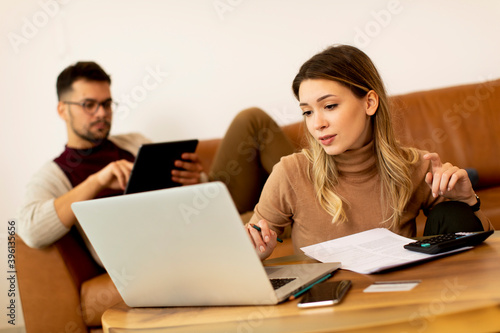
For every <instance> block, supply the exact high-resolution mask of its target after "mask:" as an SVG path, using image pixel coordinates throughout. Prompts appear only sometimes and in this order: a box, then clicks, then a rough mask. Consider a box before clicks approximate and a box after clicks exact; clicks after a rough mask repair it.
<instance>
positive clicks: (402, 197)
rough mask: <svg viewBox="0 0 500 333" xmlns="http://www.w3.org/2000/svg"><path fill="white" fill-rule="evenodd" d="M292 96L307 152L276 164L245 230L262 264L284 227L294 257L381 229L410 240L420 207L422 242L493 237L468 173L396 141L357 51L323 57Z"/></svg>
mask: <svg viewBox="0 0 500 333" xmlns="http://www.w3.org/2000/svg"><path fill="white" fill-rule="evenodd" d="M292 88H293V92H294V94H295V96H296V98H297V99H298V101H299V105H300V108H301V109H302V113H303V115H304V122H305V126H306V127H307V136H308V140H309V147H308V148H307V149H304V150H303V151H302V152H300V153H296V154H292V155H289V156H286V157H284V158H282V159H281V161H280V162H279V163H278V164H277V165H276V166H275V168H274V169H273V172H272V173H271V175H270V177H269V178H268V180H267V182H266V184H265V186H264V189H263V191H262V195H261V197H260V200H259V203H258V204H257V206H256V207H255V212H254V216H253V217H252V219H251V221H250V223H249V224H247V230H248V233H249V235H250V238H251V239H252V241H253V243H254V245H255V247H256V249H257V252H258V253H259V255H260V257H261V259H265V258H267V257H268V256H269V255H270V254H271V252H272V251H273V249H274V247H275V246H276V235H277V234H279V233H281V232H282V231H283V229H284V228H285V227H286V226H289V225H291V226H292V240H293V246H294V249H295V251H297V250H298V249H300V248H301V247H303V246H307V245H311V244H315V243H318V242H322V241H326V240H330V239H334V238H338V237H342V236H346V235H349V234H353V233H357V232H361V231H364V230H368V229H372V228H380V227H385V228H388V229H390V230H392V231H394V232H396V233H398V234H400V235H403V236H407V237H412V236H415V235H416V223H415V219H416V217H417V216H418V214H419V212H420V210H421V209H423V210H424V212H425V213H426V214H428V219H427V222H426V227H425V231H424V234H427V235H431V234H440V233H445V232H453V231H473V230H474V231H475V230H489V229H493V227H492V225H491V224H490V222H489V220H488V219H487V218H486V216H485V215H484V214H483V213H482V212H481V211H480V210H479V201H478V198H477V196H476V195H475V193H474V190H473V189H472V185H471V183H470V180H469V178H468V175H467V172H466V171H465V170H464V169H460V168H458V167H456V166H453V165H451V164H450V163H444V164H443V163H442V162H441V160H440V158H439V156H438V154H436V153H427V152H423V151H419V150H417V149H414V148H407V147H402V146H401V145H400V144H399V143H398V141H397V140H396V139H395V136H394V132H393V128H392V123H391V118H390V110H389V105H388V98H387V95H386V92H385V88H384V85H383V82H382V80H381V78H380V76H379V74H378V72H377V69H376V68H375V66H374V65H373V63H372V61H371V60H370V58H369V57H368V56H367V55H366V54H364V53H363V52H362V51H360V50H359V49H357V48H355V47H352V46H346V45H340V46H333V47H330V48H328V49H326V50H325V51H323V52H321V53H319V54H317V55H315V56H313V57H312V58H311V59H310V60H308V61H307V62H306V63H304V64H303V65H302V67H301V68H300V70H299V73H298V74H297V76H296V77H295V79H294V81H293V85H292ZM252 224H256V225H258V226H259V227H260V228H261V232H258V231H257V230H256V229H255V228H252Z"/></svg>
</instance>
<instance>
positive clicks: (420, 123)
mask: <svg viewBox="0 0 500 333" xmlns="http://www.w3.org/2000/svg"><path fill="white" fill-rule="evenodd" d="M391 101H392V103H393V110H394V122H395V128H396V131H397V135H398V137H399V138H400V140H401V141H402V142H403V143H405V144H407V145H411V146H416V147H418V148H422V149H425V150H429V151H435V152H438V153H439V154H440V156H441V158H442V160H443V161H449V162H451V163H453V164H455V165H458V166H460V167H462V168H471V169H473V171H474V172H473V173H472V175H473V177H472V178H478V179H476V180H475V189H476V193H477V194H478V195H479V197H480V198H481V208H482V210H483V211H484V213H485V214H486V215H487V216H488V217H489V218H490V220H491V222H492V223H493V225H494V226H495V228H500V110H499V109H500V80H496V81H490V82H483V83H478V84H469V85H462V86H455V87H449V88H443V89H434V90H430V91H421V92H416V93H410V94H404V95H399V96H394V97H392V98H391ZM284 130H285V132H286V133H287V134H288V135H289V136H290V138H291V139H292V141H293V142H294V143H295V145H296V146H297V148H299V147H301V146H302V143H303V140H302V138H303V127H302V125H301V124H300V123H297V124H292V125H289V126H286V127H284ZM219 142H220V139H213V140H204V141H201V142H200V145H199V147H198V151H197V152H198V154H199V156H200V158H201V160H202V163H203V165H204V168H205V170H209V169H210V165H211V163H212V159H213V156H214V153H215V151H216V149H217V147H218V144H219ZM475 173H477V174H475ZM423 221H424V219H423V218H419V227H418V232H419V233H421V232H422V225H423ZM290 252H291V244H290V241H286V242H285V245H280V247H279V248H277V250H276V253H275V254H274V255H275V256H280V255H285V254H289V253H290ZM16 253H17V271H18V283H19V289H20V295H21V302H22V306H23V310H24V319H25V323H26V329H27V332H28V333H32V332H67V331H68V332H87V331H88V330H90V328H91V327H94V328H96V327H97V329H98V326H99V323H100V311H102V309H97V310H96V309H95V308H93V310H91V311H90V310H89V309H91V308H92V307H90V306H88V305H86V304H81V302H80V300H81V294H82V293H87V294H88V293H90V294H92V293H93V294H92V295H95V296H94V298H95V299H97V300H99V298H100V299H101V301H102V303H105V301H106V297H107V292H106V290H105V289H101V290H97V291H96V290H93V291H92V290H89V289H92V286H100V287H101V288H102V286H103V285H105V283H103V282H102V281H105V279H103V276H105V275H101V274H102V273H103V272H102V269H100V268H99V267H98V266H97V265H96V264H95V263H94V262H93V260H92V259H91V257H90V256H89V254H88V253H87V251H86V249H85V247H84V246H83V244H82V243H81V240H80V239H79V238H78V237H76V236H75V234H74V233H70V234H68V235H66V236H65V237H63V239H61V240H60V241H58V242H57V243H56V244H54V245H52V246H50V247H48V248H45V249H42V250H37V249H31V248H29V247H27V246H26V245H25V244H24V243H23V242H22V240H20V239H18V242H17V252H16ZM94 289H95V288H94ZM82 310H83V311H82Z"/></svg>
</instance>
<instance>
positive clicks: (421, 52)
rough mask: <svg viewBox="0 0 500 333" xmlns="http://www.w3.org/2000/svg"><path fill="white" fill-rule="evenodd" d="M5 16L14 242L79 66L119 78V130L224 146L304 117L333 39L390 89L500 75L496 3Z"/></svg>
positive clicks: (120, 9) (457, 0)
mask: <svg viewBox="0 0 500 333" xmlns="http://www.w3.org/2000/svg"><path fill="white" fill-rule="evenodd" d="M0 13H1V14H0V22H1V23H0V24H1V30H0V36H1V38H0V49H1V50H2V51H1V53H0V66H1V70H0V73H1V78H0V91H1V99H0V105H1V107H2V111H1V117H2V119H1V122H0V124H1V126H2V127H1V131H0V135H1V139H2V143H3V146H2V152H3V154H2V155H3V160H2V163H1V166H0V175H1V176H0V177H1V186H2V192H1V195H0V211H1V214H2V215H1V217H0V219H1V222H2V223H1V224H0V235H3V237H5V234H6V230H7V227H6V226H5V227H4V224H6V222H7V220H8V219H9V218H13V217H15V215H16V212H17V209H18V206H19V205H20V202H21V199H22V196H23V192H24V186H25V183H26V182H27V180H28V178H29V177H30V175H31V174H32V173H33V172H35V170H36V169H38V168H39V167H40V166H41V164H42V163H44V162H45V161H47V160H49V159H52V158H54V157H56V156H57V155H58V154H59V153H60V152H61V151H62V149H63V148H64V144H65V142H66V133H65V128H64V126H63V122H62V121H61V120H60V119H59V118H58V117H57V114H56V102H57V100H56V92H55V80H56V77H57V75H58V74H59V72H60V71H61V70H62V69H63V68H64V67H66V66H67V65H69V64H71V63H73V62H76V61H78V60H95V61H97V62H98V63H99V64H101V65H102V66H103V67H104V69H105V70H106V71H108V72H109V73H110V74H111V76H112V79H113V84H112V92H113V94H114V97H115V99H117V100H118V101H120V102H122V105H123V106H122V108H121V109H120V111H119V112H117V114H116V115H115V119H114V125H113V126H114V127H113V132H114V133H119V132H127V131H140V132H142V133H144V134H146V135H147V136H149V137H150V138H152V139H153V140H177V139H184V138H192V137H197V138H201V139H204V138H212V137H220V136H222V135H223V133H224V131H225V129H226V128H227V126H228V125H229V122H230V120H231V119H232V118H233V116H234V115H235V114H236V113H237V111H238V110H241V109H243V108H246V107H249V106H260V107H262V108H264V109H266V110H267V111H268V112H269V113H271V114H272V115H273V116H274V117H275V119H276V120H277V121H278V122H279V123H280V124H285V123H291V122H293V121H296V120H299V119H300V117H299V109H298V107H297V102H296V101H295V100H294V98H293V96H292V93H291V88H290V85H291V80H292V79H293V77H294V75H295V73H296V72H297V70H298V68H299V66H300V65H301V64H302V63H303V62H304V61H305V60H307V59H308V58H309V57H310V56H312V55H313V54H315V53H317V52H318V51H320V50H322V49H323V48H325V47H326V46H328V45H330V44H333V43H345V44H352V45H356V46H358V47H360V48H361V49H363V50H364V51H365V52H366V53H367V54H368V55H369V56H370V57H371V58H372V59H373V60H374V62H375V64H376V65H377V66H378V68H379V70H380V72H381V74H382V76H383V78H384V79H385V82H386V85H387V88H388V91H389V93H390V94H397V93H404V92H409V91H415V90H421V89H430V88H435V87H442V86H448V85H455V84H460V83H469V82H478V81H484V80H486V79H493V78H498V77H500V67H499V66H498V58H499V52H500V43H499V39H498V36H500V23H498V15H499V14H500V2H498V1H494V0H491V1H486V0H481V1H477V0H447V1H436V0H424V1H416V0H414V1H403V0H401V1H398V0H360V1H341V0H312V1H306V0H267V1H266V0H190V1H186V0H183V1H182V0H163V1H160V0H156V1H139V0H135V1H134V0H121V1H111V0H85V1H83V0H64V1H63V0H23V1H16V0H2V2H1V3H0ZM152 71H153V72H157V79H158V81H154V80H152V77H153V76H151V74H150V72H152ZM158 73H159V74H158ZM144 83H146V86H145V85H144ZM146 87H147V88H148V89H146ZM127 95H128V96H129V97H128V98H127V97H126V96H127ZM2 246H3V245H2ZM2 248H3V247H2ZM4 253H5V252H4V250H1V251H0V264H1V265H3V264H4V263H5V261H6V260H4V259H2V258H4V257H5V255H4ZM2 267H3V266H2ZM1 280H3V278H1V274H0V281H1ZM1 287H2V286H1V285H0V288H1ZM4 294H5V293H4V291H3V290H0V295H1V296H0V297H3V295H4ZM1 307H2V308H3V305H2V306H1ZM1 324H3V323H0V325H1ZM0 327H1V326H0Z"/></svg>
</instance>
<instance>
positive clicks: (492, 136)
mask: <svg viewBox="0 0 500 333" xmlns="http://www.w3.org/2000/svg"><path fill="white" fill-rule="evenodd" d="M391 104H392V111H393V119H394V128H395V130H396V136H397V137H398V138H399V140H400V141H401V142H402V143H403V144H405V145H408V146H413V147H417V148H420V149H423V150H427V151H430V152H437V153H438V154H439V155H440V157H441V160H442V161H444V162H450V163H452V164H454V165H457V166H459V167H461V168H474V169H476V170H477V172H478V174H479V183H478V184H477V187H478V188H484V187H490V186H495V185H500V80H495V81H487V82H482V83H477V84H467V85H460V86H454V87H449V88H442V89H434V90H429V91H420V92H415V93H409V94H405V95H398V96H393V97H391Z"/></svg>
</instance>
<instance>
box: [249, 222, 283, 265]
mask: <svg viewBox="0 0 500 333" xmlns="http://www.w3.org/2000/svg"><path fill="white" fill-rule="evenodd" d="M256 226H258V227H259V228H260V231H258V230H257V229H255V228H254V227H253V224H251V223H247V224H246V229H247V232H248V236H249V237H250V240H251V241H252V243H253V245H254V247H255V250H256V251H257V254H258V255H259V258H260V260H264V259H266V258H267V257H269V256H270V255H271V253H273V251H274V248H275V247H276V244H277V235H276V232H275V231H274V230H271V229H269V224H268V223H267V221H266V220H260V221H259V222H258V223H257V224H256Z"/></svg>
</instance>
